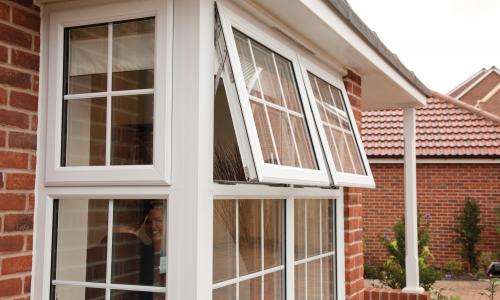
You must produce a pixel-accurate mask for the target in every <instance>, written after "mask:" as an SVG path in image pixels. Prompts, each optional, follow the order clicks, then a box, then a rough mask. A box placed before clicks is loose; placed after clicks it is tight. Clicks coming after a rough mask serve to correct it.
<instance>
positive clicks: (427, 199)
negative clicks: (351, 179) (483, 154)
mask: <svg viewBox="0 0 500 300" xmlns="http://www.w3.org/2000/svg"><path fill="white" fill-rule="evenodd" d="M371 169H372V172H373V176H374V178H375V182H376V184H377V188H376V189H373V190H367V191H365V192H364V193H363V207H364V215H363V229H364V232H365V236H364V241H365V246H366V250H365V255H366V260H367V262H369V263H370V264H374V265H381V264H382V263H383V261H384V260H385V258H386V256H387V254H386V252H385V250H384V249H383V247H382V246H381V244H380V241H379V236H381V235H388V236H391V234H392V226H393V225H394V223H395V222H396V220H397V219H399V218H401V217H402V216H403V214H404V190H403V164H372V165H371ZM499 187H500V164H417V199H418V200H417V201H418V209H419V212H421V213H422V214H423V215H424V217H426V218H428V220H429V222H430V234H431V242H430V250H431V252H432V253H433V255H434V256H435V259H436V263H437V264H438V265H442V264H445V263H446V262H448V261H450V260H461V257H460V249H461V248H460V245H458V244H457V243H456V242H455V238H456V233H455V232H454V231H453V228H454V227H455V226H456V225H457V220H456V218H457V216H458V215H459V214H460V213H461V212H462V210H463V206H464V204H465V199H466V198H467V197H471V198H474V199H476V200H477V201H478V203H479V206H480V209H481V213H482V225H483V226H484V231H483V233H482V234H481V239H482V240H481V241H480V243H479V248H480V249H482V250H485V251H495V250H496V249H498V245H499V244H500V236H499V235H498V234H496V233H495V229H494V224H495V216H494V212H493V210H494V207H496V206H498V205H500V190H499Z"/></svg>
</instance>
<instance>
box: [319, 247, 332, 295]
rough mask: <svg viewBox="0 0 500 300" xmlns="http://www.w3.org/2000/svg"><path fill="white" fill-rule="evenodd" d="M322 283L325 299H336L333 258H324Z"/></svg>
mask: <svg viewBox="0 0 500 300" xmlns="http://www.w3.org/2000/svg"><path fill="white" fill-rule="evenodd" d="M321 269H322V272H323V274H322V276H323V278H322V282H323V299H324V300H333V299H335V269H334V264H333V256H328V257H325V258H323V260H322V261H321Z"/></svg>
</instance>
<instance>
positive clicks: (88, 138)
mask: <svg viewBox="0 0 500 300" xmlns="http://www.w3.org/2000/svg"><path fill="white" fill-rule="evenodd" d="M64 101H65V107H66V112H65V113H66V136H65V137H66V139H65V140H63V143H65V158H66V159H65V161H64V160H63V165H66V166H102V165H105V164H106V98H89V99H74V100H64ZM63 149H64V148H63Z"/></svg>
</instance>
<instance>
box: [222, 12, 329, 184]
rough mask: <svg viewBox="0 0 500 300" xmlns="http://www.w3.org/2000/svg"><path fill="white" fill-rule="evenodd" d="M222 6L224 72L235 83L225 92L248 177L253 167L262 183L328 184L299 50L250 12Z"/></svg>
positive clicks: (257, 179) (227, 78) (257, 178)
mask: <svg viewBox="0 0 500 300" xmlns="http://www.w3.org/2000/svg"><path fill="white" fill-rule="evenodd" d="M217 10H218V19H219V20H220V25H221V26H222V32H221V34H222V35H223V36H222V38H223V39H224V41H225V46H226V48H227V58H226V59H225V60H224V62H225V66H224V72H223V73H225V77H226V82H227V80H231V84H232V81H234V88H233V91H231V90H230V88H229V86H230V85H228V84H226V85H225V87H226V93H227V95H228V101H229V102H230V104H229V106H230V110H231V117H232V119H233V122H234V126H235V131H236V136H237V140H238V146H239V149H240V152H241V157H242V160H243V165H244V168H245V173H246V175H247V178H250V179H252V178H251V177H252V175H253V174H252V172H253V170H254V171H255V174H254V176H256V178H255V179H256V181H259V182H262V183H280V184H297V185H316V186H329V185H330V178H329V175H328V171H327V166H326V162H325V161H324V156H323V153H322V151H321V144H320V141H319V138H318V133H317V131H316V127H315V125H314V119H313V115H312V112H311V110H310V106H309V104H308V103H307V97H306V95H307V94H306V91H305V87H304V84H303V81H302V78H301V74H300V66H299V64H298V61H297V55H296V53H295V52H294V51H293V50H292V49H290V48H289V47H288V46H287V45H286V44H285V43H282V42H280V41H279V40H278V39H277V38H275V37H274V36H272V33H269V32H268V31H267V30H266V28H263V27H259V25H257V24H255V23H256V22H252V21H250V20H248V19H246V16H242V15H240V14H238V13H236V12H233V11H232V10H230V9H227V8H226V7H222V6H221V4H220V3H218V6H217ZM216 22H219V21H216ZM216 34H217V33H216ZM216 38H217V36H216ZM216 43H217V42H216ZM217 44H218V46H219V47H220V43H217ZM216 51H219V53H225V52H224V50H223V49H222V50H221V49H220V48H219V49H216ZM255 52H258V54H256V53H255ZM259 55H260V57H259ZM273 93H274V94H273ZM245 151H249V152H250V153H245Z"/></svg>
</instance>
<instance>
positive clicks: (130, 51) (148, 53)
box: [113, 19, 155, 91]
mask: <svg viewBox="0 0 500 300" xmlns="http://www.w3.org/2000/svg"><path fill="white" fill-rule="evenodd" d="M154 56H155V20H154V19H147V20H140V21H130V22H122V23H114V24H113V90H114V91H117V90H131V89H147V88H153V86H154V61H155V57H154Z"/></svg>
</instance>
